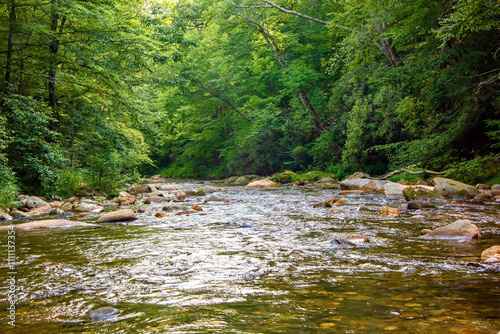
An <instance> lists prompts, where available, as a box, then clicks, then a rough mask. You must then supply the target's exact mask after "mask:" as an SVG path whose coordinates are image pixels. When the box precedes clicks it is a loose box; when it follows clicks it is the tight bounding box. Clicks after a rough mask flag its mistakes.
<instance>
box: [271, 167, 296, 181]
mask: <svg viewBox="0 0 500 334" xmlns="http://www.w3.org/2000/svg"><path fill="white" fill-rule="evenodd" d="M297 177H298V175H297V174H296V173H294V172H292V171H289V170H286V171H284V172H283V173H280V174H278V175H276V176H274V177H273V178H272V180H273V181H275V182H279V183H290V182H292V181H294V180H296V179H297Z"/></svg>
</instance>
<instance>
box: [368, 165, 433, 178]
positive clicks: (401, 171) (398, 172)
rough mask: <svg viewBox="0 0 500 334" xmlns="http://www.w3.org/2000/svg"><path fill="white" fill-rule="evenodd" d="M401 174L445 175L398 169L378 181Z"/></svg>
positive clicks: (427, 171)
mask: <svg viewBox="0 0 500 334" xmlns="http://www.w3.org/2000/svg"><path fill="white" fill-rule="evenodd" d="M400 173H408V174H413V175H416V174H424V173H426V174H432V175H441V174H443V173H442V172H434V171H432V170H425V169H424V170H421V171H418V172H414V171H411V170H408V169H406V168H401V169H398V170H395V171H393V172H390V173H387V174H385V175H382V176H380V177H378V178H376V179H377V180H385V179H388V178H390V177H391V176H393V175H396V174H400Z"/></svg>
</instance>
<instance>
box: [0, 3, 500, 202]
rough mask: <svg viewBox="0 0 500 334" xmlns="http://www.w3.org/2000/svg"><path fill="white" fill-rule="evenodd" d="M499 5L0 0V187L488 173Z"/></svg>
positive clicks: (495, 162)
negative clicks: (144, 179)
mask: <svg viewBox="0 0 500 334" xmlns="http://www.w3.org/2000/svg"><path fill="white" fill-rule="evenodd" d="M499 29H500V2H498V1H489V0H469V1H451V0H444V1H432V0H416V1H407V0H379V1H373V0H273V1H268V0H177V1H175V0H165V1H160V0H151V1H148V0H128V1H125V0H85V1H81V0H3V1H1V2H0V108H1V114H0V184H1V188H0V202H2V203H6V202H9V201H10V200H12V199H13V198H15V196H17V195H18V194H20V193H30V194H39V195H43V196H70V195H72V194H74V193H75V192H77V191H78V189H79V188H81V187H82V185H85V186H88V187H92V188H96V189H99V190H100V191H103V192H110V191H112V190H114V189H116V188H117V187H119V185H120V184H123V183H130V184H133V183H137V182H140V180H141V176H142V175H153V174H161V175H163V176H166V177H184V178H224V177H228V176H231V175H245V174H259V175H271V174H273V173H276V172H280V171H284V170H292V171H295V172H307V171H311V170H319V171H324V172H329V173H332V174H335V175H336V177H337V178H342V177H345V176H346V175H349V174H350V173H352V172H355V171H364V172H366V173H368V174H370V175H381V174H384V173H386V172H388V171H392V170H395V169H398V168H404V167H408V166H415V168H426V169H432V170H436V171H446V172H447V173H448V174H449V175H453V176H454V177H455V178H457V179H459V180H462V181H466V182H479V181H482V182H487V181H488V180H492V179H493V180H497V183H498V178H499V176H500V167H499V165H500V162H499V148H500V30H499Z"/></svg>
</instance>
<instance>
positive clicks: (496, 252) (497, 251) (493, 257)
mask: <svg viewBox="0 0 500 334" xmlns="http://www.w3.org/2000/svg"><path fill="white" fill-rule="evenodd" d="M481 259H482V260H483V261H486V262H489V263H492V262H500V246H498V245H497V246H491V247H490V248H488V249H487V250H485V251H484V252H482V253H481Z"/></svg>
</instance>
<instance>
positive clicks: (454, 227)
mask: <svg viewBox="0 0 500 334" xmlns="http://www.w3.org/2000/svg"><path fill="white" fill-rule="evenodd" d="M420 234H422V235H425V236H427V237H437V238H439V237H464V238H470V239H477V238H479V237H480V236H481V232H480V231H479V228H478V227H477V225H475V224H472V222H471V221H470V220H468V219H463V220H458V221H456V222H454V223H452V224H449V225H446V226H443V227H439V228H437V229H435V230H429V229H423V230H422V231H421V232H420Z"/></svg>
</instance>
